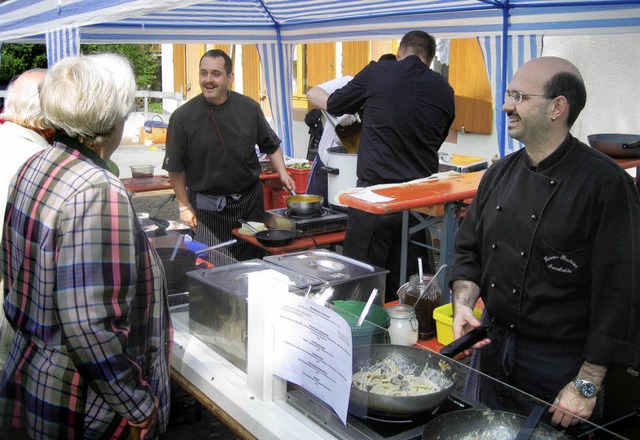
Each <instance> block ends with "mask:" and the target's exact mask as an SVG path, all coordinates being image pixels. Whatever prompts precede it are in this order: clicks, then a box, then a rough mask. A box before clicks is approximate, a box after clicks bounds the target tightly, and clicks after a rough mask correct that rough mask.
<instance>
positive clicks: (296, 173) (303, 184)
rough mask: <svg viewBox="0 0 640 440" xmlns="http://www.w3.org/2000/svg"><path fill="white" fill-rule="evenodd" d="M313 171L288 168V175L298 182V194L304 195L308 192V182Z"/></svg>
mask: <svg viewBox="0 0 640 440" xmlns="http://www.w3.org/2000/svg"><path fill="white" fill-rule="evenodd" d="M310 172H311V169H308V170H299V169H297V168H288V167H287V173H289V175H290V176H291V178H292V179H293V180H294V182H296V192H297V193H299V194H304V193H306V192H307V181H308V180H309V173H310Z"/></svg>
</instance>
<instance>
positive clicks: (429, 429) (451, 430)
mask: <svg viewBox="0 0 640 440" xmlns="http://www.w3.org/2000/svg"><path fill="white" fill-rule="evenodd" d="M526 422H527V418H526V417H524V416H521V415H518V414H514V413H510V412H505V411H494V410H491V409H465V410H461V411H452V412H450V413H446V414H442V415H440V416H438V417H436V418H435V419H433V420H432V421H430V422H429V423H427V424H426V425H425V427H424V431H422V440H435V439H445V438H446V439H448V440H456V439H468V438H477V439H496V438H516V437H517V436H518V433H519V432H520V431H521V430H522V428H524V427H525V423H526ZM527 438H529V437H527ZM530 438H532V439H548V440H552V439H557V440H561V439H567V440H568V437H567V436H565V435H563V434H562V433H561V432H559V431H556V430H555V429H553V428H552V427H551V426H549V425H546V424H544V423H538V424H537V426H536V428H535V429H534V430H533V432H532V433H531V436H530Z"/></svg>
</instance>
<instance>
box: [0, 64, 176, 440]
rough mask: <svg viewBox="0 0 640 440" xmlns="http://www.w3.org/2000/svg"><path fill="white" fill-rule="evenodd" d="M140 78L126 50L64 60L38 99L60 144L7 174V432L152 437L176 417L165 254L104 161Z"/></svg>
mask: <svg viewBox="0 0 640 440" xmlns="http://www.w3.org/2000/svg"><path fill="white" fill-rule="evenodd" d="M135 91H136V82H135V78H134V75H133V71H132V69H131V66H130V64H129V62H128V61H127V60H126V59H125V58H123V57H121V56H118V55H114V54H101V55H90V56H78V57H69V58H65V59H63V60H61V61H59V62H58V63H56V64H55V65H54V66H53V67H51V68H50V69H49V71H48V73H47V75H46V77H45V79H44V81H43V83H42V86H41V91H40V102H41V107H42V111H43V113H44V115H45V118H46V120H47V121H48V123H49V124H50V126H51V127H52V128H53V129H54V130H55V131H56V134H55V137H54V141H55V143H54V145H52V146H50V147H48V148H47V149H45V150H44V151H42V152H40V153H38V154H36V155H34V156H32V157H31V158H30V159H28V160H27V162H26V163H25V165H24V166H22V167H21V168H20V169H19V170H18V172H17V174H16V176H15V177H14V179H13V180H12V183H11V187H10V192H9V198H8V203H7V211H6V215H5V223H4V236H3V241H2V250H3V252H2V258H1V259H0V266H1V269H2V273H3V276H4V279H5V286H4V292H5V302H4V311H5V313H6V316H7V319H8V320H9V321H10V322H11V324H12V326H13V328H14V329H15V330H16V335H15V337H14V340H13V345H12V348H11V351H10V353H9V358H8V360H7V364H6V367H5V371H4V375H3V377H2V381H1V382H0V438H13V437H17V438H20V435H26V436H28V437H29V438H35V439H41V438H42V439H44V438H50V439H58V438H122V439H126V438H129V434H130V432H131V431H134V430H139V431H140V433H141V436H142V437H143V438H144V437H145V436H149V437H154V436H157V435H159V434H160V433H162V432H164V431H165V430H166V426H167V422H168V415H169V392H170V390H169V350H170V342H171V322H170V315H169V310H168V303H167V297H166V282H165V280H164V272H163V270H162V263H161V261H160V259H159V258H158V256H157V254H156V252H155V250H153V248H152V247H151V244H150V242H149V240H148V238H147V236H146V234H145V233H144V231H143V230H142V227H141V224H140V222H139V220H138V218H137V216H136V214H135V212H134V210H133V207H132V205H131V201H130V199H129V196H128V194H127V191H126V189H125V187H124V185H123V183H122V182H121V181H120V180H119V179H118V178H117V177H116V176H114V175H113V174H112V173H111V172H110V171H108V169H107V163H106V160H107V159H108V158H109V157H110V156H111V155H112V153H113V152H114V151H115V150H116V149H117V148H118V145H119V143H120V140H121V138H122V132H123V129H124V123H125V120H126V119H127V116H128V114H129V113H130V111H131V110H132V108H133V104H134V99H135Z"/></svg>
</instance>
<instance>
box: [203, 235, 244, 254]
mask: <svg viewBox="0 0 640 440" xmlns="http://www.w3.org/2000/svg"><path fill="white" fill-rule="evenodd" d="M237 242H238V240H236V239H235V238H234V239H232V240H229V241H223V242H222V243H218V244H214V245H213V246H209V247H208V248H204V249H201V250H199V251H196V252H195V254H196V255H204V254H208V253H209V252H211V251H215V250H216V249H222V248H225V247H228V246H231V245H232V244H236V243H237Z"/></svg>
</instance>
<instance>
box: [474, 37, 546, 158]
mask: <svg viewBox="0 0 640 440" xmlns="http://www.w3.org/2000/svg"><path fill="white" fill-rule="evenodd" d="M502 41H503V39H502V37H501V36H490V37H483V38H478V42H479V43H480V48H481V50H482V55H483V56H484V64H485V66H486V68H487V74H488V75H489V84H490V85H491V93H492V95H493V102H494V103H496V105H495V106H494V120H495V125H496V129H497V135H498V149H499V152H500V157H503V156H505V155H507V154H509V153H513V152H514V151H516V150H519V149H520V148H522V144H521V143H520V142H517V141H514V140H513V139H512V138H510V137H509V136H508V135H507V125H506V114H505V113H504V112H503V111H502V106H501V105H500V104H501V103H502V102H503V100H504V92H505V90H506V87H507V84H508V83H509V81H510V79H511V78H512V77H513V74H514V73H515V71H516V70H518V68H520V66H522V65H523V64H524V63H526V62H527V61H529V60H531V59H533V58H537V57H539V56H540V55H542V47H543V44H542V36H540V35H529V36H524V35H518V36H514V37H508V38H507V47H506V48H504V47H503V46H502ZM505 54H510V57H509V58H510V60H509V61H508V62H503V57H504V56H505ZM505 78H506V80H505Z"/></svg>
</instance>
